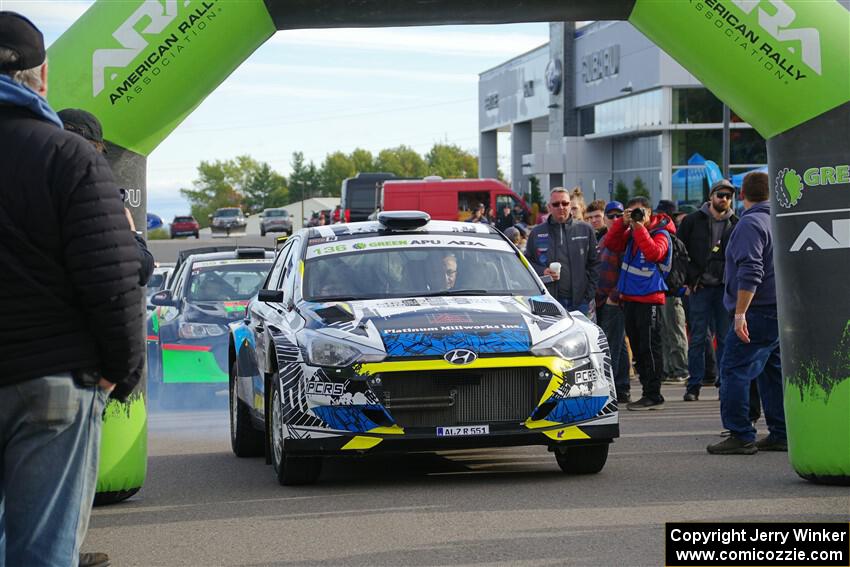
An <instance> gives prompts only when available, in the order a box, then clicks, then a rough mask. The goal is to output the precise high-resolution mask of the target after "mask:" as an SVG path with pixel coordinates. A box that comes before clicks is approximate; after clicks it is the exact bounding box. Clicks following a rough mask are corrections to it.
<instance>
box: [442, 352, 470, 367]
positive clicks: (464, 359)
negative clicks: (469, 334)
mask: <svg viewBox="0 0 850 567" xmlns="http://www.w3.org/2000/svg"><path fill="white" fill-rule="evenodd" d="M443 358H445V359H446V362H448V363H450V364H458V365H461V364H471V363H472V362H475V359H477V358H478V355H477V354H475V353H474V352H472V351H471V350H467V349H465V348H456V349H454V350H450V351H449V352H447V353H446V354H445V355H443Z"/></svg>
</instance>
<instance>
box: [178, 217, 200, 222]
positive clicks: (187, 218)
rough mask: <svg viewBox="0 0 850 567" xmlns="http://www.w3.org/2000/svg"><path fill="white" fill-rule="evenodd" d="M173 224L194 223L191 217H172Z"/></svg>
mask: <svg viewBox="0 0 850 567" xmlns="http://www.w3.org/2000/svg"><path fill="white" fill-rule="evenodd" d="M174 222H195V219H194V218H193V217H174Z"/></svg>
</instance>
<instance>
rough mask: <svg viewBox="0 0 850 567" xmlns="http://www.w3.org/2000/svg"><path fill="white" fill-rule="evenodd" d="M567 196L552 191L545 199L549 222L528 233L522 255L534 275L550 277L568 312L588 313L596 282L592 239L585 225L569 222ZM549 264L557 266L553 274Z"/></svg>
mask: <svg viewBox="0 0 850 567" xmlns="http://www.w3.org/2000/svg"><path fill="white" fill-rule="evenodd" d="M570 202H571V199H570V195H569V193H568V192H567V190H566V189H564V188H563V187H555V188H554V189H552V193H551V194H550V195H549V212H550V214H549V218H548V219H547V220H546V222H545V223H543V224H539V225H537V226H536V227H534V229H532V231H531V236H530V237H529V239H528V243H527V245H526V252H525V255H526V257H527V258H528V260H529V262H531V265H532V266H533V267H534V269H535V271H537V273H538V274H541V275H547V276H551V277H552V279H553V280H554V292H553V294H552V295H554V296H555V297H556V298H557V299H558V301H559V302H560V303H561V305H563V306H564V307H565V308H566V309H567V310H568V311H575V310H578V311H581V312H582V313H584V314H585V315H587V314H588V313H589V312H590V302H591V301H592V300H593V299H594V297H595V296H596V285H597V283H598V281H599V259H598V258H597V256H596V236H595V235H594V233H593V228H591V226H590V225H589V224H587V223H586V222H583V221H579V220H573V219H572V218H571V208H570V204H571V203H570ZM553 262H558V263H560V264H561V269H560V272H556V271H553V270H552V269H551V268H550V266H551V265H552V263H553Z"/></svg>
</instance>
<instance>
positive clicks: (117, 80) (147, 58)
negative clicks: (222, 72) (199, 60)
mask: <svg viewBox="0 0 850 567" xmlns="http://www.w3.org/2000/svg"><path fill="white" fill-rule="evenodd" d="M190 4H191V6H190ZM220 12H221V7H219V5H218V0H203V1H200V2H198V1H195V2H192V1H191V0H179V1H178V0H165V2H162V1H160V0H145V2H143V3H142V5H141V6H139V8H138V9H137V10H136V11H135V12H133V13H132V14H130V17H129V18H127V19H126V20H125V21H124V22H123V23H121V25H120V26H118V29H117V30H115V32H114V33H113V34H112V37H114V38H115V39H116V40H117V41H118V43H119V44H120V45H121V47H120V48H117V49H112V48H102V49H96V50H95V51H94V53H93V54H92V96H95V97H96V96H98V95H99V94H100V93H101V92H103V91H104V89H105V88H106V87H107V80H106V79H107V75H108V76H109V83H110V85H109V86H110V91H109V102H110V104H112V105H115V104H116V103H117V102H121V101H124V102H127V103H131V102H133V98H134V97H133V95H134V94H136V95H138V94H141V93H142V92H143V90H144V87H145V86H146V85H149V84H151V82H153V81H154V80H156V79H157V78H158V77H159V75H160V74H161V73H162V72H163V70H164V69H165V68H166V67H167V66H168V65H169V64H170V63H171V62H172V61H173V60H174V59H176V58H177V57H180V56H182V55H183V54H184V51H187V50H188V49H189V48H190V46H191V43H192V40H193V39H195V38H196V37H197V36H198V34H202V33H204V31H205V30H206V29H207V28H208V26H209V25H211V24H213V23H214V22H215V21H216V18H217V17H218V15H219V14H220ZM178 16H179V17H180V21H179V23H178V24H177V25H176V26H172V24H173V22H174V21H175V20H176V19H177V18H178ZM145 50H147V51H145ZM142 54H144V57H142V58H141V59H139V55H142ZM133 61H136V62H137V64H136V66H135V67H134V68H132V69H128V66H129V65H130V64H131V63H133Z"/></svg>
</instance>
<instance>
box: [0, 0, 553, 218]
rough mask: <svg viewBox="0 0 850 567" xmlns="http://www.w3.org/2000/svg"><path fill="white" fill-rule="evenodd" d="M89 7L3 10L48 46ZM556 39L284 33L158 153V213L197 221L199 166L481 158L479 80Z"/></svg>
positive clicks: (474, 33)
mask: <svg viewBox="0 0 850 567" xmlns="http://www.w3.org/2000/svg"><path fill="white" fill-rule="evenodd" d="M90 5H91V2H78V1H71V0H62V1H47V0H25V1H21V0H0V9H3V10H15V11H18V12H20V13H22V14H24V15H26V16H27V17H29V18H30V19H32V20H33V21H34V22H35V24H36V25H38V26H39V27H40V28H41V29H42V31H43V32H44V34H45V39H46V41H47V42H48V44H50V43H52V42H53V41H55V40H56V38H58V37H59V36H60V35H61V34H62V32H63V31H65V30H66V29H67V28H68V27H70V26H71V24H72V23H73V22H74V20H75V19H76V18H78V17H79V16H80V15H81V14H82V13H83V12H84V11H85V10H86V9H87V8H88V7H89V6H90ZM548 38H549V29H548V24H545V23H538V24H517V25H502V26H440V27H428V28H424V27H423V28H381V29H336V30H297V31H287V32H278V33H277V34H276V35H275V36H273V37H272V39H271V40H269V41H268V42H266V44H265V45H263V46H262V47H260V49H258V50H257V51H256V52H255V53H254V54H253V55H252V56H251V57H250V58H249V59H248V60H247V61H246V62H245V63H243V64H242V66H241V67H240V68H239V69H238V70H237V71H236V72H235V73H234V74H233V75H231V76H230V77H229V78H228V79H227V81H225V82H224V83H223V84H222V85H221V86H220V87H219V88H218V89H217V90H216V91H215V92H214V93H213V94H211V95H210V96H209V97H208V98H207V99H206V100H205V101H204V102H203V103H202V104H201V106H199V107H198V109H197V110H195V112H194V113H193V114H192V115H191V116H190V117H189V118H188V119H187V120H186V121H185V122H183V124H181V125H180V126H179V127H178V128H177V129H176V130H175V131H174V132H173V133H172V134H171V136H170V137H169V138H168V139H166V140H165V141H164V142H163V143H162V144H161V145H160V146H159V147H158V148H157V149H156V150H154V152H153V153H152V154H151V155H150V158H149V160H148V191H149V194H148V210H149V211H150V212H153V213H157V214H160V215H162V216H163V217H164V218H165V219H166V221H167V220H169V219H170V218H171V217H173V216H174V215H175V214H180V213H184V212H188V204H187V203H185V201H183V199H182V198H181V197H180V195H179V191H178V190H179V189H180V188H181V187H190V186H191V183H192V180H193V179H194V178H195V173H196V167H197V165H198V163H199V162H200V161H201V160H215V159H229V158H233V157H235V156H237V155H241V154H249V155H251V156H252V157H254V158H256V159H259V160H262V161H267V162H269V163H270V164H271V165H272V167H273V168H275V169H276V170H277V171H279V172H281V173H284V174H287V173H288V172H289V168H290V165H289V159H290V157H291V155H292V152H294V151H302V152H304V155H305V157H306V158H307V159H308V160H313V161H314V162H316V164H317V165H319V164H320V163H321V162H322V160H323V159H324V157H325V155H326V154H328V153H330V152H333V151H336V150H341V151H344V152H349V151H351V150H353V149H354V148H356V147H363V148H366V149H369V150H372V151H373V152H377V151H378V150H381V149H383V148H387V147H393V146H397V145H399V144H406V145H408V146H411V147H413V148H414V149H415V150H417V151H418V152H420V153H425V152H426V151H428V149H430V147H431V145H432V144H434V142H438V141H439V142H448V143H453V144H457V145H459V146H461V147H462V148H465V149H467V150H471V151H474V152H475V153H477V150H478V110H477V108H478V107H477V81H478V74H479V73H480V72H482V71H484V70H486V69H489V68H491V67H494V66H496V65H498V64H500V63H502V62H504V61H505V60H507V59H510V58H511V57H514V56H516V55H519V54H521V53H524V52H526V51H529V50H531V49H534V48H535V47H538V46H540V45H542V44H543V43H546V42H547V41H548ZM507 141H508V140H507V139H505V140H500V153H501V154H502V156H501V157H500V165H501V167H502V170H503V171H505V172H508V171H509V170H510V164H509V158H508V155H507V152H508V150H509V146H508V145H507Z"/></svg>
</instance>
